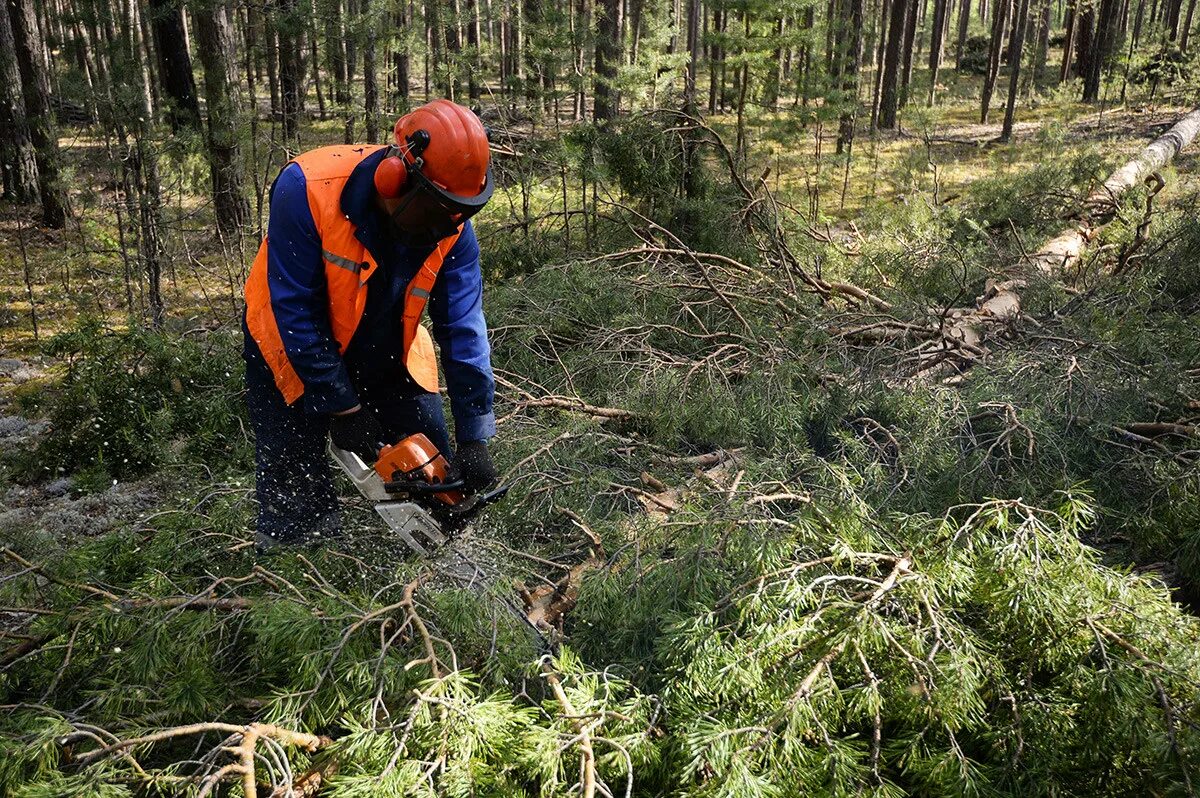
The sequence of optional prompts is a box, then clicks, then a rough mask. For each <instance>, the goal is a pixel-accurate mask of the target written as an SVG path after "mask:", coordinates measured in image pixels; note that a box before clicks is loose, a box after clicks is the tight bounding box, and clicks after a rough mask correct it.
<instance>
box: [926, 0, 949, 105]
mask: <svg viewBox="0 0 1200 798" xmlns="http://www.w3.org/2000/svg"><path fill="white" fill-rule="evenodd" d="M948 3H949V0H934V5H933V32H932V36H931V37H930V40H929V104H930V105H933V98H934V97H935V96H936V94H937V79H938V69H939V68H940V67H941V65H942V35H943V33H944V32H945V29H946V17H947V15H948V13H949V9H948V8H947V5H948Z"/></svg>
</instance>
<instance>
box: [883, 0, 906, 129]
mask: <svg viewBox="0 0 1200 798" xmlns="http://www.w3.org/2000/svg"><path fill="white" fill-rule="evenodd" d="M891 2H892V8H891V15H890V16H889V18H888V35H887V50H886V52H885V53H884V58H883V78H882V81H883V82H882V84H881V86H880V90H879V127H881V128H883V129H885V130H893V129H895V127H896V111H897V110H899V105H900V91H899V90H900V61H901V52H900V50H901V47H902V46H903V44H904V33H905V28H906V27H907V25H906V24H905V23H906V22H907V20H908V6H909V3H910V2H911V0H891Z"/></svg>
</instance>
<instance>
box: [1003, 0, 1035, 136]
mask: <svg viewBox="0 0 1200 798" xmlns="http://www.w3.org/2000/svg"><path fill="white" fill-rule="evenodd" d="M1028 16H1029V0H1017V9H1016V12H1015V15H1014V17H1013V33H1012V39H1011V40H1010V42H1009V45H1008V69H1009V76H1008V104H1007V105H1006V106H1005V107H1004V127H1003V128H1002V129H1001V131H1000V140H1001V141H1008V140H1009V139H1010V138H1012V129H1013V114H1014V112H1015V110H1016V107H1017V93H1018V87H1019V85H1020V84H1019V80H1020V75H1021V55H1022V52H1023V50H1024V47H1025V29H1026V27H1027V26H1026V24H1025V23H1026V21H1027V18H1028Z"/></svg>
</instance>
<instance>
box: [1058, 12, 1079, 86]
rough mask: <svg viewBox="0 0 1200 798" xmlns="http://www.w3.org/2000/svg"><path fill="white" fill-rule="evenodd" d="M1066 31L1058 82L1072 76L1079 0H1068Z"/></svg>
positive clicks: (1065, 13)
mask: <svg viewBox="0 0 1200 798" xmlns="http://www.w3.org/2000/svg"><path fill="white" fill-rule="evenodd" d="M1063 13H1064V15H1065V17H1066V23H1065V24H1066V32H1065V33H1064V34H1063V55H1062V64H1061V65H1060V66H1059V71H1058V82H1059V83H1063V82H1065V81H1066V80H1067V79H1068V78H1070V77H1071V55H1072V53H1074V52H1075V36H1076V30H1075V29H1076V28H1077V27H1078V26H1079V21H1078V17H1079V0H1067V8H1066V11H1065V12H1063Z"/></svg>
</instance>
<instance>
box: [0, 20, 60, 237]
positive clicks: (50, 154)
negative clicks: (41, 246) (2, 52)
mask: <svg viewBox="0 0 1200 798" xmlns="http://www.w3.org/2000/svg"><path fill="white" fill-rule="evenodd" d="M7 7H8V15H9V23H10V24H11V25H12V32H13V41H14V44H15V45H16V46H15V50H16V55H17V66H18V71H19V72H20V74H21V89H22V92H23V94H24V96H25V118H26V120H27V122H28V125H29V140H30V142H31V143H32V144H33V155H34V161H35V162H36V164H37V172H38V196H39V197H40V198H41V201H42V221H43V222H44V223H45V224H46V226H47V227H53V228H56V229H57V228H62V227H65V226H66V224H67V217H68V216H69V215H70V209H69V205H68V203H67V194H66V191H65V190H64V188H63V186H62V182H61V180H60V176H59V163H60V155H59V152H58V135H57V133H56V132H55V127H54V110H53V109H52V108H51V107H50V79H49V76H48V75H47V74H46V61H45V58H44V53H43V42H42V39H41V34H40V31H39V30H38V24H37V13H36V11H35V9H34V7H33V0H7Z"/></svg>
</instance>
